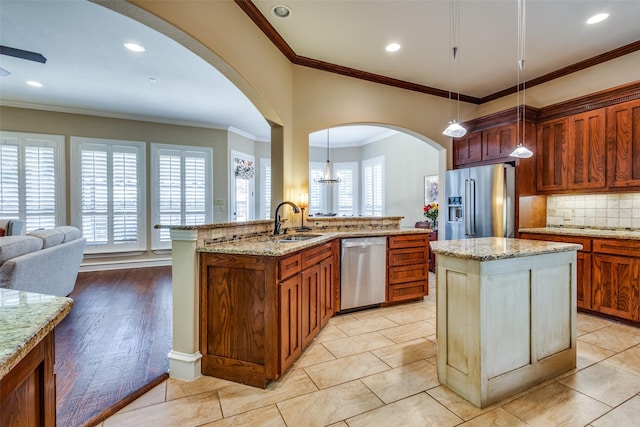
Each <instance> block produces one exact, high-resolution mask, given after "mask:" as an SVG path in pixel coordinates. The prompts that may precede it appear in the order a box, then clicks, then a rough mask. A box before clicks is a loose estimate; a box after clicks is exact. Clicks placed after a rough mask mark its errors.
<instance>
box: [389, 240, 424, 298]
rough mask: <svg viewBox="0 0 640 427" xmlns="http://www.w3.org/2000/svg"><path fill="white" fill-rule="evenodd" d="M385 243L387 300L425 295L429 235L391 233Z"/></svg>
mask: <svg viewBox="0 0 640 427" xmlns="http://www.w3.org/2000/svg"><path fill="white" fill-rule="evenodd" d="M387 244H388V250H387V259H388V261H387V302H389V303H393V302H399V301H407V300H411V299H419V298H422V297H424V296H425V295H428V294H429V282H428V281H429V273H428V269H429V235H428V234H411V235H404V236H391V237H389V238H388V243H387Z"/></svg>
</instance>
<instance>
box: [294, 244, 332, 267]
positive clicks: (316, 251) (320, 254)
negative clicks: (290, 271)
mask: <svg viewBox="0 0 640 427" xmlns="http://www.w3.org/2000/svg"><path fill="white" fill-rule="evenodd" d="M331 255H333V246H332V245H331V242H329V243H325V244H324V245H320V246H316V247H315V248H311V249H307V250H305V251H304V252H302V269H303V270H304V269H305V268H307V267H309V266H311V265H315V264H318V263H319V262H320V261H322V260H323V259H325V258H329V257H330V256H331Z"/></svg>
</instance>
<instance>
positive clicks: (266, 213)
mask: <svg viewBox="0 0 640 427" xmlns="http://www.w3.org/2000/svg"><path fill="white" fill-rule="evenodd" d="M260 186H261V189H260V190H261V191H260V206H261V207H262V215H261V216H262V218H263V219H271V159H269V158H263V159H260Z"/></svg>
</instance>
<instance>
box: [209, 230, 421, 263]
mask: <svg viewBox="0 0 640 427" xmlns="http://www.w3.org/2000/svg"><path fill="white" fill-rule="evenodd" d="M418 233H426V234H429V233H431V230H429V229H423V228H398V229H372V230H353V231H333V232H326V233H317V232H310V233H308V234H309V235H313V236H317V237H313V238H310V239H308V240H301V241H293V242H282V241H281V239H282V238H285V237H287V236H290V235H284V234H283V235H280V236H270V237H268V238H264V237H260V238H255V239H239V240H236V241H231V242H223V243H216V244H212V245H205V246H199V247H198V248H197V250H198V251H199V252H214V253H225V254H241V255H266V256H281V255H286V254H289V253H293V252H297V251H299V250H301V249H306V248H309V247H312V246H316V245H319V244H321V243H324V242H328V241H330V240H333V239H336V238H339V239H342V238H350V237H368V236H395V235H401V234H418ZM293 235H295V234H293ZM298 235H305V233H298Z"/></svg>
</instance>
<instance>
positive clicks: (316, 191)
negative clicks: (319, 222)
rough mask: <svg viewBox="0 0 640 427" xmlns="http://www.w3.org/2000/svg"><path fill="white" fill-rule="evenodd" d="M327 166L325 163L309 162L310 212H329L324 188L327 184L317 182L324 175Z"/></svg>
mask: <svg viewBox="0 0 640 427" xmlns="http://www.w3.org/2000/svg"><path fill="white" fill-rule="evenodd" d="M325 168H326V166H325V163H322V162H309V214H315V213H325V212H327V208H326V203H325V188H324V186H325V185H326V184H321V183H319V182H316V180H317V179H321V178H322V177H323V176H324V172H325Z"/></svg>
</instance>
